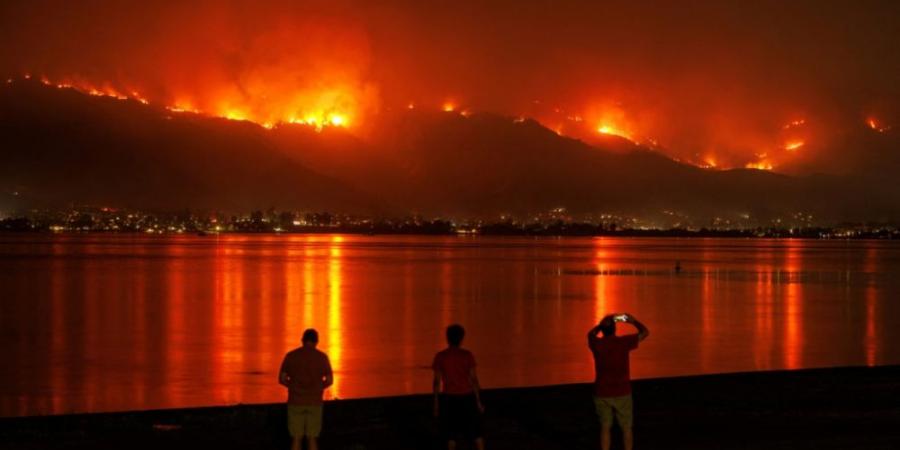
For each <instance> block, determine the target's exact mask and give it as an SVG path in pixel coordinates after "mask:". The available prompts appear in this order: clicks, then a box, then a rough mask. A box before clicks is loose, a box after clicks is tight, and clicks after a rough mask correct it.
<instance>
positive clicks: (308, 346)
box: [278, 328, 334, 450]
mask: <svg viewBox="0 0 900 450" xmlns="http://www.w3.org/2000/svg"><path fill="white" fill-rule="evenodd" d="M318 343H319V333H318V332H317V331H316V330H314V329H312V328H310V329H308V330H306V331H304V332H303V346H302V347H300V348H296V349H294V350H291V351H290V352H288V354H287V355H285V356H284V362H282V363H281V370H279V371H278V382H279V383H280V384H281V385H282V386H284V387H286V388H288V401H287V407H288V431H289V432H290V433H291V439H292V442H291V450H300V446H301V441H303V438H306V439H307V443H308V444H307V448H308V449H309V450H317V449H318V448H319V442H318V440H319V433H320V432H321V431H322V393H323V392H324V391H325V389H327V388H328V387H329V386H331V385H332V383H333V382H334V377H333V375H332V373H331V363H330V362H329V361H328V356H327V355H326V354H325V353H323V352H321V351H319V350H316V345H317V344H318Z"/></svg>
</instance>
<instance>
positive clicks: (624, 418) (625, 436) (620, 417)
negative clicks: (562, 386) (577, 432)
mask: <svg viewBox="0 0 900 450" xmlns="http://www.w3.org/2000/svg"><path fill="white" fill-rule="evenodd" d="M616 322H624V323H630V324H632V325H634V326H635V327H636V328H637V330H638V333H637V334H629V335H626V336H616ZM598 332H602V333H603V337H597V333H598ZM649 335H650V330H648V329H647V327H645V326H644V324H642V323H640V322H638V320H637V319H635V318H634V317H633V316H632V315H631V314H621V313H617V314H610V315H608V316H606V317H604V318H603V319H602V320H601V321H600V323H599V324H598V325H597V326H595V327H594V328H591V331H589V332H588V335H587V338H588V347H589V348H590V349H591V353H592V354H593V355H594V371H595V373H596V377H595V378H594V406H595V408H596V411H597V416H598V417H599V419H600V448H602V449H603V450H609V446H610V440H611V430H612V425H613V418H615V421H616V422H618V423H619V427H620V428H621V429H622V440H623V441H624V444H625V450H631V448H632V439H633V437H632V433H631V424H632V402H631V375H630V370H631V369H630V364H629V361H628V354H629V352H631V351H632V350H634V349H636V348H637V347H638V342H640V341H643V340H644V339H646V338H647V336H649Z"/></svg>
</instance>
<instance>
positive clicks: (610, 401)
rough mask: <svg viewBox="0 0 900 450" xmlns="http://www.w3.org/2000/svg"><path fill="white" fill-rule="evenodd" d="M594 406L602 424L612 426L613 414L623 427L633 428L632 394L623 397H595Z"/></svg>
mask: <svg viewBox="0 0 900 450" xmlns="http://www.w3.org/2000/svg"><path fill="white" fill-rule="evenodd" d="M594 407H595V408H596V410H597V417H599V418H600V424H601V425H606V426H612V424H613V416H615V418H616V422H619V426H620V427H622V428H631V423H632V421H633V417H632V404H631V396H630V395H625V396H622V397H594Z"/></svg>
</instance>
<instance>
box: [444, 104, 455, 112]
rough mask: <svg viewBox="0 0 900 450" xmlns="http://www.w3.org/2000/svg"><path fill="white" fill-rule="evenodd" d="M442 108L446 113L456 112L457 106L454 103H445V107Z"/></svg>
mask: <svg viewBox="0 0 900 450" xmlns="http://www.w3.org/2000/svg"><path fill="white" fill-rule="evenodd" d="M441 108H442V109H443V110H444V112H453V111H456V105H455V104H454V103H452V102H444V105H443V106H442V107H441Z"/></svg>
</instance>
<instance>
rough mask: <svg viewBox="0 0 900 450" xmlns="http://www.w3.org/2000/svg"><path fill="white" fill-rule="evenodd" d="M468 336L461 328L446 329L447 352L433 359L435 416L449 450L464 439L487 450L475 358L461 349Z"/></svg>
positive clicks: (480, 448) (440, 353)
mask: <svg viewBox="0 0 900 450" xmlns="http://www.w3.org/2000/svg"><path fill="white" fill-rule="evenodd" d="M465 335H466V330H465V329H464V328H463V327H462V326H461V325H450V326H449V327H447V344H448V345H447V348H446V349H444V350H441V351H440V352H438V354H437V355H435V356H434V363H433V364H432V368H433V369H434V382H433V384H432V386H433V390H434V416H435V417H439V418H440V419H441V422H442V423H441V424H442V426H443V429H444V432H445V433H446V437H447V448H448V449H449V450H453V449H455V448H456V441H457V439H459V438H461V437H462V438H465V439H467V440H474V441H475V447H476V448H477V449H478V450H484V438H483V437H482V435H481V414H482V413H484V406H482V404H481V392H480V390H481V388H480V387H479V386H478V376H477V375H476V374H475V357H474V356H473V355H472V352H470V351H468V350H466V349H463V348H462V347H460V346H461V345H462V340H463V337H465ZM442 384H443V391H441V385H442ZM441 392H443V395H441Z"/></svg>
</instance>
